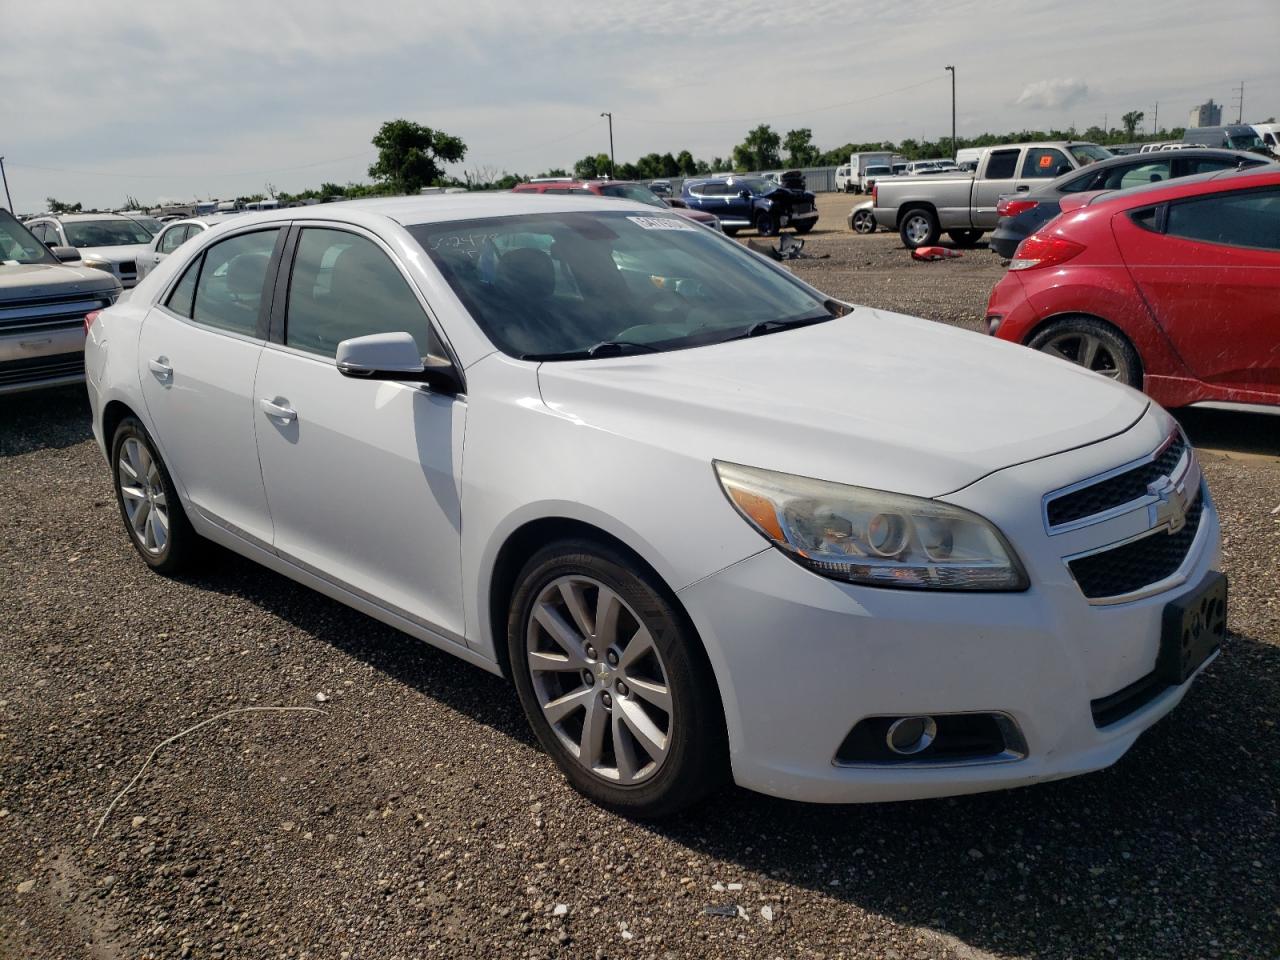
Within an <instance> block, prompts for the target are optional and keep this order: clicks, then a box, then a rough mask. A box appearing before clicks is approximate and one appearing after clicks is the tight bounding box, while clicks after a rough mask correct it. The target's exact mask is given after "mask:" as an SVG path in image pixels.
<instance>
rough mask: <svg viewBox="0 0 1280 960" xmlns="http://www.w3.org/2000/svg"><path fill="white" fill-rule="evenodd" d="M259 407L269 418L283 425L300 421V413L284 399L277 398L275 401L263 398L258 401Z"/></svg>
mask: <svg viewBox="0 0 1280 960" xmlns="http://www.w3.org/2000/svg"><path fill="white" fill-rule="evenodd" d="M258 406H260V407H261V408H262V412H263V413H265V414H266V415H267V416H268V417H271V418H272V419H274V420H279V421H280V422H281V423H293V421H295V420H297V419H298V411H297V410H295V409H293V407H291V406H289V401H288V400H286V399H284V398H283V397H276V398H275V399H274V400H268V399H267V398H266V397H263V398H262V399H261V400H259V401H258Z"/></svg>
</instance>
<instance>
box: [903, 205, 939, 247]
mask: <svg viewBox="0 0 1280 960" xmlns="http://www.w3.org/2000/svg"><path fill="white" fill-rule="evenodd" d="M939 232H940V231H939V229H938V218H937V217H935V216H934V215H933V213H932V211H930V210H927V209H926V208H924V207H914V208H913V209H911V210H908V211H907V212H906V213H905V214H903V216H902V220H901V222H900V223H899V224H898V235H899V236H900V237H901V238H902V245H903V246H904V247H906V248H907V249H908V250H917V249H919V248H920V247H930V246H933V245H934V244H935V243H937V242H938V234H939Z"/></svg>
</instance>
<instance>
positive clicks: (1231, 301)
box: [1112, 187, 1280, 402]
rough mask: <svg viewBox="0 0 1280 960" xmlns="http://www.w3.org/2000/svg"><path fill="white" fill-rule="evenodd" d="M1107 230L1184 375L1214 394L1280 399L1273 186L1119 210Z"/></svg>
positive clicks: (1279, 209) (1279, 232)
mask: <svg viewBox="0 0 1280 960" xmlns="http://www.w3.org/2000/svg"><path fill="white" fill-rule="evenodd" d="M1112 230H1113V232H1114V234H1115V237H1116V241H1117V243H1118V244H1119V247H1120V251H1121V254H1122V256H1123V257H1124V260H1125V263H1126V265H1127V266H1128V268H1129V272H1130V273H1131V274H1132V276H1133V279H1134V281H1135V283H1136V284H1137V286H1138V289H1139V290H1140V291H1141V293H1142V296H1143V297H1144V298H1145V300H1146V302H1147V305H1148V306H1149V307H1150V308H1151V312H1152V313H1153V314H1154V315H1155V318H1156V321H1157V322H1158V323H1159V324H1160V326H1161V327H1162V328H1163V330H1164V332H1165V334H1166V335H1167V336H1168V338H1169V340H1170V342H1171V343H1172V344H1173V347H1174V349H1175V350H1177V352H1178V354H1179V355H1180V356H1181V357H1182V360H1183V362H1184V363H1185V364H1186V366H1187V368H1188V370H1189V371H1190V372H1191V374H1192V375H1193V376H1194V377H1195V378H1196V379H1198V380H1201V381H1203V382H1205V383H1206V384H1209V385H1211V386H1213V387H1216V388H1218V391H1215V392H1221V391H1229V392H1230V393H1231V394H1236V393H1245V392H1247V393H1249V394H1255V393H1258V392H1261V393H1263V394H1268V395H1271V396H1272V397H1273V398H1275V399H1280V187H1267V188H1263V189H1253V190H1234V191H1230V192H1220V193H1213V194H1210V195H1209V196H1204V197H1192V198H1189V199H1185V200H1176V201H1173V202H1171V203H1170V204H1169V205H1168V207H1167V208H1166V209H1165V210H1164V211H1161V210H1159V209H1146V210H1138V211H1127V212H1123V213H1119V214H1117V215H1116V216H1115V217H1114V219H1113V220H1112ZM1222 398H1223V399H1238V400H1241V401H1249V400H1256V399H1259V398H1258V397H1255V396H1243V395H1241V396H1227V395H1226V394H1225V393H1224V395H1223V397H1222ZM1273 402H1274V399H1273Z"/></svg>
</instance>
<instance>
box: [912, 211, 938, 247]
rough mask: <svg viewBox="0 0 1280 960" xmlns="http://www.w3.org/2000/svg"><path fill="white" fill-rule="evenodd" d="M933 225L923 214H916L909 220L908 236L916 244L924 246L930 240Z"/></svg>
mask: <svg viewBox="0 0 1280 960" xmlns="http://www.w3.org/2000/svg"><path fill="white" fill-rule="evenodd" d="M932 230H933V224H932V223H931V222H930V221H929V218H928V217H926V216H924V215H923V214H915V215H914V216H910V217H908V218H907V236H908V237H909V238H910V239H911V242H912V243H914V244H922V243H924V242H925V241H926V240H928V239H929V233H930V232H931V231H932Z"/></svg>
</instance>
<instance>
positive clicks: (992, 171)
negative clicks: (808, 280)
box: [871, 140, 1111, 250]
mask: <svg viewBox="0 0 1280 960" xmlns="http://www.w3.org/2000/svg"><path fill="white" fill-rule="evenodd" d="M1109 156H1111V152H1110V151H1109V150H1106V149H1104V148H1102V147H1099V146H1098V145H1097V144H1093V143H1080V142H1077V141H1071V140H1062V141H1057V142H1053V143H1011V144H1007V145H1001V146H996V147H987V148H985V149H984V152H983V154H982V157H981V159H980V160H979V161H978V169H977V170H975V171H974V172H973V173H972V174H964V175H960V176H931V177H890V178H885V179H880V180H877V181H876V185H875V188H874V189H873V191H872V194H871V195H872V200H873V211H874V214H875V222H876V223H877V224H879V225H880V226H882V227H887V228H889V229H890V230H897V231H898V233H899V235H900V236H901V237H902V242H903V244H904V245H905V246H906V247H907V249H909V250H914V249H916V248H917V247H926V246H929V245H931V244H935V243H937V242H938V238H939V236H941V234H942V232H943V231H944V230H945V231H946V233H947V236H949V237H950V238H951V239H952V240H954V241H955V242H956V243H957V244H959V245H960V246H972V245H974V244H975V243H977V242H978V241H979V240H980V239H981V238H982V235H983V234H984V233H986V232H987V231H989V230H994V229H995V227H996V220H997V219H998V218H997V217H996V202H997V201H998V200H999V199H1000V197H1001V196H1003V195H1004V194H1007V193H1021V192H1025V191H1028V190H1031V189H1033V188H1035V187H1036V186H1039V185H1041V184H1045V183H1048V182H1049V181H1050V180H1052V179H1053V178H1054V177H1057V176H1060V175H1062V174H1064V173H1069V172H1070V171H1072V170H1075V169H1076V168H1077V167H1083V166H1085V165H1086V164H1090V163H1093V162H1094V161H1096V160H1105V159H1106V158H1107V157H1109Z"/></svg>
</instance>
